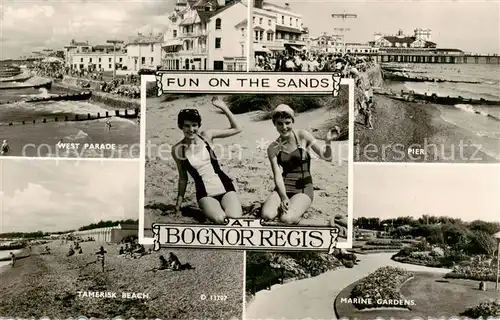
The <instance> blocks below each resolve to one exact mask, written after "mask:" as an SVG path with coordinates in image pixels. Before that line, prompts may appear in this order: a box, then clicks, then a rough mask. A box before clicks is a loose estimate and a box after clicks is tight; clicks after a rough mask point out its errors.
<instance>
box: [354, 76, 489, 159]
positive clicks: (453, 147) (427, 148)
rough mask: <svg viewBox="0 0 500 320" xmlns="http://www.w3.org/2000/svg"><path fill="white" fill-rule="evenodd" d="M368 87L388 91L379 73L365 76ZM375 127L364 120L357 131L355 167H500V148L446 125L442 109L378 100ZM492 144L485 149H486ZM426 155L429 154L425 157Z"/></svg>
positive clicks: (457, 127) (449, 124)
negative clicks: (497, 164) (365, 164)
mask: <svg viewBox="0 0 500 320" xmlns="http://www.w3.org/2000/svg"><path fill="white" fill-rule="evenodd" d="M362 78H363V79H364V81H365V85H366V84H368V83H371V86H374V87H384V82H383V80H382V78H381V71H380V68H379V67H374V68H372V69H370V70H368V71H367V73H366V74H363V75H362ZM373 100H374V111H373V112H372V113H373V126H374V129H373V130H370V129H368V128H367V127H365V126H364V125H363V124H362V123H361V122H362V121H363V117H362V116H361V115H359V116H358V117H357V119H356V120H355V125H354V161H359V162H454V163H466V162H467V163H485V162H498V160H497V159H496V158H495V157H498V155H495V154H488V153H487V152H486V150H498V142H497V141H493V140H494V139H489V140H492V141H489V140H488V139H486V138H483V137H480V136H479V135H477V134H476V133H474V132H471V131H468V130H466V129H463V128H461V127H459V126H457V125H455V124H453V123H451V122H449V121H446V120H445V119H443V116H442V113H443V112H442V108H452V106H438V105H434V104H431V103H428V104H423V103H415V102H408V101H399V100H394V99H391V98H389V97H387V96H384V95H377V94H375V95H374V96H373ZM485 143H486V144H487V146H486V145H485V146H484V147H486V149H483V146H482V144H485ZM419 149H421V150H423V151H424V153H422V152H420V151H419Z"/></svg>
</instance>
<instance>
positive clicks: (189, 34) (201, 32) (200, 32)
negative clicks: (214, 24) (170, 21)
mask: <svg viewBox="0 0 500 320" xmlns="http://www.w3.org/2000/svg"><path fill="white" fill-rule="evenodd" d="M207 35H208V30H207V29H204V30H196V31H192V32H182V33H181V34H180V37H181V38H193V37H202V36H207Z"/></svg>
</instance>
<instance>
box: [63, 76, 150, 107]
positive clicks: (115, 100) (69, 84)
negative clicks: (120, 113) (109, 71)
mask: <svg viewBox="0 0 500 320" xmlns="http://www.w3.org/2000/svg"><path fill="white" fill-rule="evenodd" d="M78 80H80V79H78V78H74V77H69V76H64V79H63V80H62V82H60V83H58V84H57V85H58V86H61V87H63V88H65V89H69V90H71V91H77V92H80V91H81V90H82V88H81V87H80V86H79V85H78V84H77V82H78ZM84 81H87V82H88V83H89V85H90V87H88V88H84V89H90V90H92V97H91V98H90V101H95V102H100V103H104V104H106V105H107V106H110V107H115V108H120V109H136V108H140V107H141V101H140V99H131V98H127V97H122V96H118V95H115V94H111V93H107V92H102V91H100V81H96V80H86V79H85V80H84Z"/></svg>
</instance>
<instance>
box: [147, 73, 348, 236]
mask: <svg viewBox="0 0 500 320" xmlns="http://www.w3.org/2000/svg"><path fill="white" fill-rule="evenodd" d="M219 75H220V76H219ZM212 76H213V77H212ZM157 77H158V76H157ZM219 78H220V82H221V83H222V82H226V81H227V84H229V87H230V88H229V89H231V90H232V91H233V92H231V90H224V88H223V87H221V86H218V88H213V89H211V88H208V87H209V86H210V85H209V84H208V83H211V82H215V80H217V79H219ZM212 80H213V81H212ZM223 80H224V81H223ZM236 80H239V81H240V84H241V86H240V85H239V84H235V83H234V81H236ZM246 80H248V83H250V82H251V81H256V82H259V83H260V82H265V81H268V82H269V85H268V87H262V88H258V87H253V88H252V86H251V85H249V84H248V83H247V82H246ZM323 80H324V83H325V84H327V86H326V88H323V89H321V90H323V91H324V92H326V94H325V93H323V94H308V92H307V91H310V90H314V89H313V88H311V87H307V88H306V87H304V86H306V85H307V84H308V83H309V85H311V86H312V84H315V83H316V84H319V83H321V82H322V81H323ZM327 80H328V81H330V83H328V82H327ZM338 80H339V81H340V78H339V79H338ZM151 81H155V78H154V77H152V78H151ZM184 81H186V82H185V84H186V86H187V85H189V84H192V85H193V86H194V87H193V88H191V89H190V90H191V91H188V90H189V89H187V88H185V87H184V86H183V84H184ZM218 81H219V80H218ZM231 81H233V82H231ZM331 82H333V80H332V76H331V74H322V75H321V76H320V75H319V74H317V75H307V74H306V75H304V74H303V75H302V78H301V79H300V81H299V79H298V78H295V76H294V77H289V76H288V75H287V74H274V77H273V78H267V77H266V76H261V75H260V74H258V73H240V74H238V73H232V74H231V73H221V74H208V73H189V74H185V73H182V72H181V73H176V72H173V71H171V72H169V73H165V74H163V76H162V79H161V83H160V85H162V86H163V88H162V89H161V90H163V94H162V95H161V96H160V97H156V98H147V99H145V106H144V108H143V109H142V111H141V112H142V113H143V114H144V115H145V116H144V122H143V128H144V131H145V133H144V137H145V148H144V149H145V155H144V156H145V158H144V168H145V169H144V181H145V182H144V183H145V187H144V190H145V191H144V195H145V198H144V236H145V237H146V238H148V237H149V238H150V237H151V236H152V232H153V230H152V225H153V224H154V223H160V224H161V223H169V224H171V223H173V224H207V225H224V224H225V223H226V222H227V219H260V221H261V223H262V225H267V226H299V227H302V226H308V227H337V228H338V230H339V237H340V238H339V241H342V242H344V243H346V241H347V238H348V232H347V229H348V227H349V217H350V215H349V210H348V200H349V192H348V191H349V189H348V185H349V179H348V177H349V164H350V163H351V164H352V161H349V157H350V155H351V154H350V141H351V140H349V132H350V131H349V130H350V127H351V128H352V126H350V121H349V98H350V96H349V88H352V85H348V84H343V85H342V84H340V83H339V84H338V92H337V94H338V95H337V96H335V97H334V96H332V90H333V88H332V85H331ZM273 84H276V85H278V86H279V85H280V84H282V87H281V89H280V90H278V91H276V90H275V91H273V94H271V93H269V94H266V92H267V91H270V90H274V89H277V88H276V87H275V86H273ZM255 86H257V85H255ZM299 86H302V88H299ZM292 87H293V88H292ZM207 88H208V89H207ZM238 88H242V90H239V89H238ZM273 88H274V89H273ZM165 89H169V90H165ZM183 90H184V92H182V91H183ZM238 90H239V91H238ZM245 90H247V91H245ZM294 90H298V91H301V92H305V93H304V94H287V93H285V92H286V91H289V92H293V91H294ZM196 91H198V92H199V91H204V93H196ZM253 91H255V93H253ZM169 92H170V93H169ZM172 92H173V93H172ZM318 92H319V91H318ZM295 93H296V92H295ZM312 93H314V92H312ZM344 245H346V244H344Z"/></svg>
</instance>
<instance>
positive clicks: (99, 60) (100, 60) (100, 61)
mask: <svg viewBox="0 0 500 320" xmlns="http://www.w3.org/2000/svg"><path fill="white" fill-rule="evenodd" d="M120 59H121V58H120ZM99 62H101V58H99Z"/></svg>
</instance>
